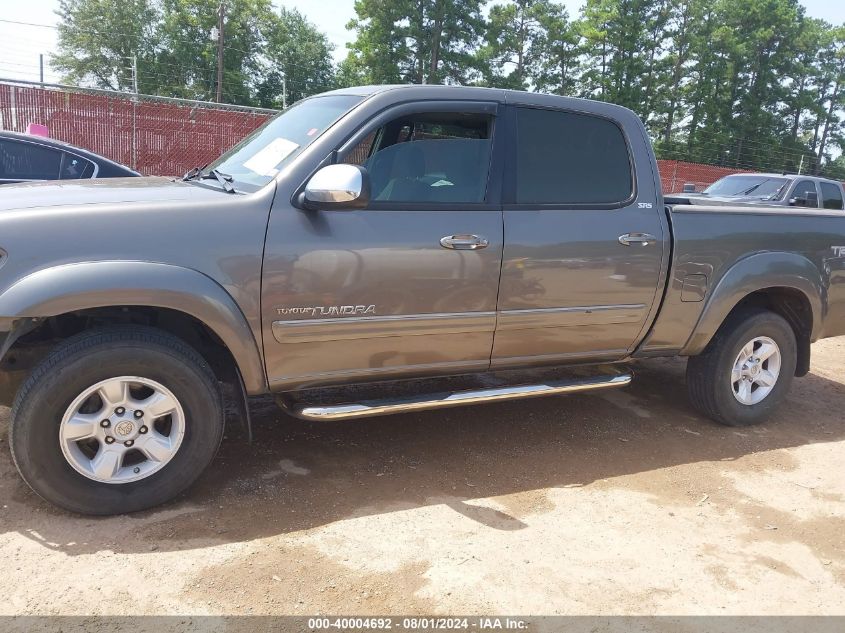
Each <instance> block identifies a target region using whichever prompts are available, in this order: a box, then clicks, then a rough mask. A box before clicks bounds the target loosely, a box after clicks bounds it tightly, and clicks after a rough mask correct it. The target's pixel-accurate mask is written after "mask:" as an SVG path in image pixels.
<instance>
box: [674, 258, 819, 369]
mask: <svg viewBox="0 0 845 633" xmlns="http://www.w3.org/2000/svg"><path fill="white" fill-rule="evenodd" d="M825 297H826V290H825V286H824V284H823V283H822V278H821V274H820V273H819V270H818V268H817V267H816V266H815V265H814V264H813V263H812V262H811V261H810V260H808V259H807V258H806V257H803V256H801V255H797V254H794V253H779V252H773V253H758V254H756V255H752V256H749V257H747V258H745V259H743V260H740V261H739V262H737V263H736V264H735V265H734V266H733V267H731V269H730V270H729V271H728V272H727V273H726V274H725V275H724V276H723V277H722V278H721V279H720V281H719V283H718V284H717V285H716V287H715V289H714V290H713V292H712V294H711V296H710V298H709V299H708V301H707V304H706V305H705V307H704V310H703V312H702V314H701V316H700V318H699V320H698V323H697V324H696V326H695V328H694V330H693V333H692V335H691V336H690V338H689V339H688V340H687V343H686V345H685V346H684V347H683V349H682V350H681V355H682V356H695V355H697V354H700V353H701V352H702V351H704V350H705V349H706V348H707V346H708V344H709V343H710V341H711V340H712V338H713V336H714V335H715V334H716V332H717V331H718V330H719V328H720V327H721V326H722V324H723V323H724V322H725V321H726V320H727V319H728V318H729V317H730V316H731V315H732V314H734V313H735V312H736V311H738V310H742V309H745V308H746V307H750V306H758V307H765V308H767V309H769V310H771V311H772V312H775V313H777V314H779V315H780V316H782V317H783V318H784V319H786V320H787V322H788V323H789V324H790V326H791V327H792V329H793V332H794V333H795V338H796V341H797V342H798V364H797V366H796V372H795V373H796V375H797V376H803V375H805V374H806V373H807V372H808V371H809V365H810V344H811V343H812V342H813V341H815V340H816V339H817V338H818V336H819V332H820V329H821V324H822V321H823V317H824V310H825Z"/></svg>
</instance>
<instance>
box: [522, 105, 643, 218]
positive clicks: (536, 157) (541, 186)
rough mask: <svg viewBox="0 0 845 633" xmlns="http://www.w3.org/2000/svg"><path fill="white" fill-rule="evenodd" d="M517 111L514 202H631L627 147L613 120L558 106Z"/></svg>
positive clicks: (631, 172)
mask: <svg viewBox="0 0 845 633" xmlns="http://www.w3.org/2000/svg"><path fill="white" fill-rule="evenodd" d="M516 112H517V114H516V122H517V148H516V190H515V194H514V198H515V199H514V202H516V203H517V204H526V205H557V206H570V205H574V206H582V205H598V206H601V207H618V206H622V205H624V204H626V203H627V202H630V201H631V200H633V197H634V176H633V169H632V162H631V154H630V149H629V147H628V143H627V141H626V139H625V135H624V134H623V133H622V130H621V129H620V127H619V126H618V125H617V124H616V123H614V122H613V121H610V120H609V119H605V118H602V117H599V116H595V115H589V114H581V113H574V112H564V111H558V110H546V109H538V108H530V107H517V108H516Z"/></svg>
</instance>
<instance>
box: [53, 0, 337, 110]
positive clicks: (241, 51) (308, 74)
mask: <svg viewBox="0 0 845 633" xmlns="http://www.w3.org/2000/svg"><path fill="white" fill-rule="evenodd" d="M60 2H61V5H60V10H59V15H60V17H61V22H60V26H59V53H58V54H57V55H55V56H54V57H53V59H52V63H53V65H54V66H55V67H56V68H58V69H59V70H61V71H63V72H64V73H65V78H66V80H67V81H70V82H73V83H88V84H93V85H95V86H97V87H101V88H111V89H115V90H131V88H132V72H131V64H132V56H133V55H137V59H138V83H139V91H140V92H142V93H151V94H158V95H163V96H170V97H184V98H190V99H202V100H213V99H214V97H215V94H216V82H217V42H216V40H212V38H211V31H212V28H215V27H216V26H217V11H218V7H219V0H60ZM224 33H225V38H224V43H225V46H224V54H223V100H224V101H226V102H228V103H238V104H248V105H266V106H272V107H280V106H281V104H282V93H283V86H282V76H283V75H285V76H286V79H287V81H286V83H287V91H288V102H289V103H292V102H293V101H295V100H297V99H301V98H302V97H305V96H308V95H310V94H314V93H317V92H323V91H325V90H327V89H328V88H330V87H331V86H332V84H333V82H334V68H333V67H332V61H331V51H332V46H331V44H330V43H329V41H328V38H327V37H326V36H325V34H323V33H321V32H320V31H319V30H318V29H317V28H316V27H315V26H314V25H313V24H311V23H310V22H308V21H307V20H306V19H305V18H304V17H303V16H302V15H301V14H300V13H299V12H297V11H291V10H285V9H281V10H280V11H278V12H277V11H275V10H274V8H273V5H272V3H271V1H270V0H225V27H224Z"/></svg>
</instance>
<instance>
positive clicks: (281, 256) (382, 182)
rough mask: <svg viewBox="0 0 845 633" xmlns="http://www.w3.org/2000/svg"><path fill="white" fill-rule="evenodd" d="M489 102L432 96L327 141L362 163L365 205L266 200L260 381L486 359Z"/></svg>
mask: <svg viewBox="0 0 845 633" xmlns="http://www.w3.org/2000/svg"><path fill="white" fill-rule="evenodd" d="M496 110H497V106H496V104H493V103H475V102H474V103H471V104H467V103H466V102H461V103H448V102H437V103H426V104H423V105H422V106H420V105H419V104H417V105H416V106H400V107H397V108H394V109H392V110H389V111H388V112H386V113H382V114H381V115H379V116H378V117H377V118H375V119H374V120H372V121H371V123H370V124H369V125H368V126H366V127H365V128H363V129H362V130H361V131H360V133H358V134H357V135H356V136H355V137H353V138H352V139H351V140H350V141H348V142H346V143H345V144H344V146H343V147H341V148H339V151H338V156H339V159H338V162H351V163H358V164H362V165H364V166H365V167H366V168H367V170H368V172H369V174H370V180H371V191H372V194H371V203H370V205H369V207H368V208H367V209H360V210H333V211H301V210H298V209H295V208H293V207H292V206H291V205H290V203H289V201H288V200H280V199H279V196H277V201H276V203H275V205H274V208H273V211H272V213H271V217H270V224H269V227H268V234H267V242H266V251H265V262H264V273H263V286H262V313H263V330H264V331H263V335H264V349H265V357H266V363H267V372H268V377H269V379H270V383H271V388H272V389H274V390H286V389H295V388H304V387H309V386H319V385H326V384H332V383H345V382H355V381H364V380H379V379H392V378H399V377H407V376H423V375H426V374H432V373H438V374H439V373H449V372H462V371H477V370H483V369H486V368H487V367H488V366H489V363H490V353H491V348H492V344H493V331H494V329H495V323H496V313H495V311H496V296H497V291H498V283H499V273H500V269H501V261H502V250H503V243H502V240H503V236H502V212H501V206H500V203H499V191H498V180H499V179H498V177H497V176H496V175H494V177H492V178H491V173H493V174H496V173H497V170H496V169H495V168H494V167H493V165H497V164H499V162H500V161H499V162H497V160H498V159H494V142H493V139H494V135H495V128H496V125H495V122H496V116H495V114H496ZM498 171H500V170H498Z"/></svg>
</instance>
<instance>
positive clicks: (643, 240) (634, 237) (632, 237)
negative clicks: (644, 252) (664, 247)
mask: <svg viewBox="0 0 845 633" xmlns="http://www.w3.org/2000/svg"><path fill="white" fill-rule="evenodd" d="M619 243H620V244H623V245H624V246H633V245H634V244H636V245H637V246H651V245H652V244H657V238H656V237H654V236H653V235H651V234H650V233H625V235H620V236H619Z"/></svg>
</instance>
